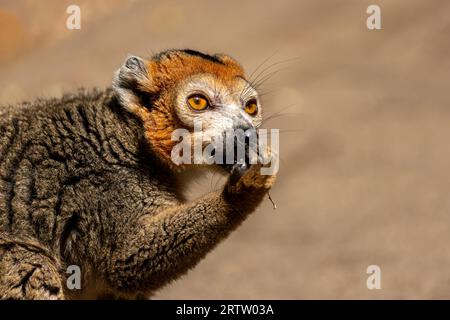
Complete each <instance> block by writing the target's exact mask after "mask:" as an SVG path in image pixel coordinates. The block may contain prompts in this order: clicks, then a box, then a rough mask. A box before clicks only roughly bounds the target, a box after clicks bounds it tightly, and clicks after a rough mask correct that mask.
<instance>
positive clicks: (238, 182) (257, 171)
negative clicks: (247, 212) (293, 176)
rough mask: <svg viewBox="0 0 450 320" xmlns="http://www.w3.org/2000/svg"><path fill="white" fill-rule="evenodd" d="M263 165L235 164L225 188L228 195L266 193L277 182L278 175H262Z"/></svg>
mask: <svg viewBox="0 0 450 320" xmlns="http://www.w3.org/2000/svg"><path fill="white" fill-rule="evenodd" d="M261 168H262V165H261V164H254V165H248V164H235V165H234V166H233V169H232V170H231V174H230V177H229V179H228V182H227V184H226V186H225V188H226V190H227V191H228V193H231V194H237V193H241V192H257V193H266V192H267V191H269V189H270V188H271V187H272V185H273V184H274V182H275V179H276V175H262V174H261Z"/></svg>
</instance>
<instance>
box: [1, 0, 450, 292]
mask: <svg viewBox="0 0 450 320" xmlns="http://www.w3.org/2000/svg"><path fill="white" fill-rule="evenodd" d="M71 4H76V5H79V6H80V8H81V30H68V29H67V28H66V19H67V17H68V14H67V13H66V9H67V7H68V6H69V5H71ZM371 4H377V5H379V6H380V7H381V20H382V30H368V29H367V28H366V19H367V17H368V15H367V14H366V9H367V7H368V6H369V5H371ZM449 16H450V2H449V1H447V0H433V1H415V0H414V1H412V0H402V1H400V0H397V1H382V0H370V1H367V0H346V1H338V0H329V1H324V0H321V1H315V0H308V1H306V0H302V1H299V0H283V1H245V2H244V1H221V2H219V1H211V0H210V1H208V0H190V1H119V0H108V1H106V0H97V1H92V0H91V1H87V0H71V1H65V0H64V1H60V0H58V1H56V0H52V1H50V0H48V1H45V2H44V1H32V0H28V1H27V0H22V1H11V0H10V1H4V0H0V105H6V104H14V103H17V102H20V101H22V100H29V99H35V98H37V97H55V96H56V97H57V96H60V95H61V94H62V93H63V92H65V91H70V90H74V89H76V88H78V87H80V86H84V87H92V86H98V87H106V86H109V85H110V83H111V77H112V74H113V72H114V71H115V70H116V69H117V68H118V67H119V66H120V65H121V63H122V62H123V60H124V59H125V57H126V55H127V54H128V53H132V54H136V55H141V56H143V57H148V56H150V55H152V54H154V53H156V52H158V51H161V50H164V49H168V48H192V49H197V50H200V51H205V52H208V53H216V52H223V53H227V54H230V55H231V56H233V57H235V58H236V59H237V60H239V61H240V62H241V63H242V64H243V66H244V67H245V69H246V70H247V72H248V73H249V74H250V73H252V72H253V71H254V70H255V69H256V68H257V67H258V66H259V65H260V64H261V63H263V62H264V64H263V65H262V67H260V68H259V70H258V72H257V74H258V73H259V72H260V71H263V72H264V73H263V74H262V75H263V76H264V75H268V76H270V75H272V76H271V77H269V79H268V80H267V81H266V82H265V83H264V84H263V85H262V86H261V88H260V90H261V91H262V92H263V93H264V95H263V103H264V111H265V113H266V116H267V117H270V116H271V115H273V116H274V117H273V118H272V119H270V121H267V122H266V127H272V128H280V129H281V131H282V133H281V136H280V144H281V150H280V157H281V165H280V172H279V179H278V182H277V185H276V186H275V187H274V189H273V191H272V198H273V199H274V201H275V202H276V203H277V206H278V209H277V210H273V209H272V205H271V203H270V202H269V200H266V201H265V202H264V203H263V204H262V205H261V207H260V209H259V210H258V211H257V212H255V213H254V214H252V216H251V217H250V218H249V219H248V220H247V221H246V222H245V223H244V224H243V225H242V227H241V228H239V229H238V230H237V231H236V232H234V233H233V234H232V235H231V237H230V238H228V239H227V240H226V241H224V242H223V243H221V244H220V245H219V246H218V247H217V249H216V250H214V251H213V252H212V253H211V254H209V255H208V256H207V257H206V258H205V259H204V260H203V261H202V262H201V263H200V264H199V265H198V266H197V267H196V268H195V269H193V270H192V271H190V272H189V273H188V274H187V275H186V276H185V277H183V278H182V279H180V280H178V281H176V282H174V283H172V284H171V285H169V286H167V287H166V288H164V289H163V290H161V291H160V292H158V293H157V294H156V296H155V298H158V299H166V298H171V299H177V298H183V299H191V298H192V299H197V298H198V299H216V298H221V299H314V298H324V299H347V298H354V299H363V298H364V299H377V298H399V299H403V298H424V299H427V298H438V299H440V298H447V299H448V298H450V249H449V245H450V197H449V194H448V193H449V191H450V170H449V169H450V143H449V138H450V94H449V91H450V87H449V85H450V41H449V40H450V20H449ZM266 68H268V69H266ZM273 71H278V73H274V74H272V73H273ZM217 183H219V185H220V180H218V178H217V177H214V176H213V177H206V178H205V180H204V181H201V182H196V183H195V184H193V190H192V191H193V193H196V194H198V193H202V192H206V191H209V190H210V189H211V188H212V186H213V185H215V186H217ZM369 265H378V266H379V267H380V268H381V287H382V288H381V289H380V290H368V289H367V287H366V280H367V277H368V276H369V275H368V274H366V268H367V267H368V266H369Z"/></svg>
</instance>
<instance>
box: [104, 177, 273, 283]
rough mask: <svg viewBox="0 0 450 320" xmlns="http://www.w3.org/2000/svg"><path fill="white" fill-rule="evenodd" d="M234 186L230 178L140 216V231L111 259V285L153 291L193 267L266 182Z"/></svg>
mask: <svg viewBox="0 0 450 320" xmlns="http://www.w3.org/2000/svg"><path fill="white" fill-rule="evenodd" d="M245 176H248V174H245ZM260 177H261V179H263V180H264V181H266V180H267V179H268V178H270V177H264V176H260ZM230 180H232V179H230ZM241 180H242V179H241ZM255 182H257V181H252V183H255ZM231 184H233V186H234V188H232V187H231ZM238 185H239V184H236V183H233V182H232V181H229V182H228V184H227V186H226V187H225V189H224V191H223V192H215V193H210V194H207V195H205V196H203V197H202V198H200V199H199V200H197V201H195V202H193V203H188V204H183V205H179V206H175V207H172V208H169V209H166V210H164V211H162V212H160V213H159V214H157V215H145V216H143V217H141V220H140V223H139V230H136V232H135V233H134V234H132V235H130V238H129V239H128V241H127V247H126V248H124V249H125V250H123V251H122V252H120V253H118V254H116V255H115V256H114V257H113V262H112V264H113V268H112V270H114V273H113V274H111V275H110V276H111V277H114V281H113V283H115V284H117V285H119V287H121V289H125V288H127V289H128V290H129V289H138V288H139V287H141V286H142V285H143V284H144V283H146V285H145V286H146V287H147V288H148V290H149V291H152V290H154V289H157V288H158V287H161V286H162V285H164V284H166V283H167V282H169V281H171V280H173V279H175V278H176V277H178V276H179V275H181V274H183V273H184V272H186V271H187V270H188V269H189V268H191V267H193V266H194V265H195V264H196V263H198V262H199V260H200V259H201V258H203V257H204V256H205V255H206V253H208V252H209V251H210V250H211V249H212V248H214V246H215V245H217V244H218V243H219V242H220V240H221V239H223V238H224V237H226V236H227V235H228V234H229V233H230V232H231V231H233V230H234V229H235V228H236V227H237V226H238V225H239V224H240V223H241V222H242V221H243V220H244V219H245V218H246V217H247V215H248V214H249V213H251V212H252V211H253V210H254V209H255V208H256V206H257V205H258V204H259V203H260V202H261V200H262V199H263V197H264V195H265V194H266V192H267V190H268V189H267V188H266V186H267V185H270V183H269V184H267V183H266V185H263V184H262V185H260V186H255V185H253V186H247V187H245V186H243V185H242V183H241V186H240V187H237V188H236V186H238Z"/></svg>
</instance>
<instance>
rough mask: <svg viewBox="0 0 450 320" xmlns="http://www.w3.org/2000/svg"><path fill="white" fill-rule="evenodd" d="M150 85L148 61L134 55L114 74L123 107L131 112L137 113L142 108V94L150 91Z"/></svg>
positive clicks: (117, 92) (114, 86)
mask: <svg viewBox="0 0 450 320" xmlns="http://www.w3.org/2000/svg"><path fill="white" fill-rule="evenodd" d="M150 85H151V79H150V75H149V72H148V69H147V63H146V61H145V60H143V59H142V58H140V57H137V56H132V55H129V56H128V57H127V59H126V60H125V62H124V64H123V65H122V66H121V67H120V69H119V70H117V71H116V72H115V73H114V79H113V83H112V87H113V90H114V91H115V92H116V94H117V97H118V98H119V100H120V102H121V104H122V106H123V107H125V108H126V109H127V110H128V111H131V112H134V111H137V108H139V107H140V104H139V102H140V101H139V100H140V96H141V93H143V92H145V91H146V89H147V90H148V88H150Z"/></svg>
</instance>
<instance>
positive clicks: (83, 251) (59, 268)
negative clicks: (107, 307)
mask: <svg viewBox="0 0 450 320" xmlns="http://www.w3.org/2000/svg"><path fill="white" fill-rule="evenodd" d="M132 62H133V61H132ZM131 67H133V68H134V67H138V71H139V70H140V67H139V63H138V64H132V66H131ZM119 72H120V71H119ZM116 85H119V86H120V87H124V86H123V83H120V84H119V83H116ZM124 103H126V101H118V99H117V98H116V97H115V94H114V92H113V91H112V90H111V89H107V90H105V91H99V90H93V91H80V92H77V93H74V94H68V95H65V96H64V97H63V98H62V99H50V100H38V101H36V102H34V103H26V104H23V105H22V106H20V107H16V108H9V109H5V111H2V112H0V298H2V299H6V298H14V299H70V298H119V297H120V298H136V297H142V296H148V295H150V294H151V293H152V292H154V290H156V289H158V288H160V287H161V286H163V285H165V284H166V283H168V282H170V281H172V280H173V279H176V278H177V277H179V276H180V275H181V274H183V273H185V272H186V271H187V270H188V269H189V268H191V267H193V266H194V265H195V264H197V263H198V261H199V260H200V259H201V258H202V257H204V256H205V254H206V253H207V252H208V251H209V250H211V249H212V248H213V247H214V246H215V245H216V244H217V243H218V242H219V241H220V240H221V239H223V238H224V237H226V236H227V235H228V234H229V233H230V232H231V231H232V230H233V229H234V228H236V226H238V225H239V224H240V223H241V222H242V221H243V220H244V218H245V217H246V216H247V215H248V214H249V213H250V212H252V211H253V210H254V209H255V207H256V206H257V205H258V204H259V203H260V201H261V200H262V198H263V197H264V195H265V193H266V191H267V189H268V187H267V184H266V185H264V182H265V181H266V180H264V179H267V178H264V177H257V178H254V172H253V178H252V177H251V176H250V175H249V176H248V178H249V177H250V178H251V179H250V178H249V179H247V180H245V179H243V180H242V179H241V180H242V181H241V182H240V183H237V182H233V188H225V189H224V191H223V192H217V193H211V194H208V195H205V196H204V197H202V198H200V199H198V200H197V201H194V202H192V203H185V201H184V199H183V197H182V196H181V191H180V189H179V187H178V184H177V182H176V181H177V180H176V173H175V172H173V171H172V170H171V169H170V168H169V166H167V165H166V164H164V163H162V162H161V161H159V160H157V157H156V156H155V155H154V154H153V153H152V151H151V148H149V146H148V142H147V140H146V139H145V137H144V130H143V126H142V123H141V122H140V121H139V120H138V119H137V118H136V117H135V116H134V115H133V114H132V113H129V112H127V111H125V109H128V108H127V106H124V105H123V104H124ZM255 172H256V171H255ZM258 179H259V180H258ZM238 180H239V179H238ZM249 181H251V182H249ZM229 184H230V182H229ZM229 187H230V185H229ZM72 264H75V265H78V266H80V268H81V270H82V272H83V277H82V289H81V290H69V289H68V288H67V287H66V285H65V281H66V276H67V275H66V273H65V271H66V268H67V266H68V265H72Z"/></svg>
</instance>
